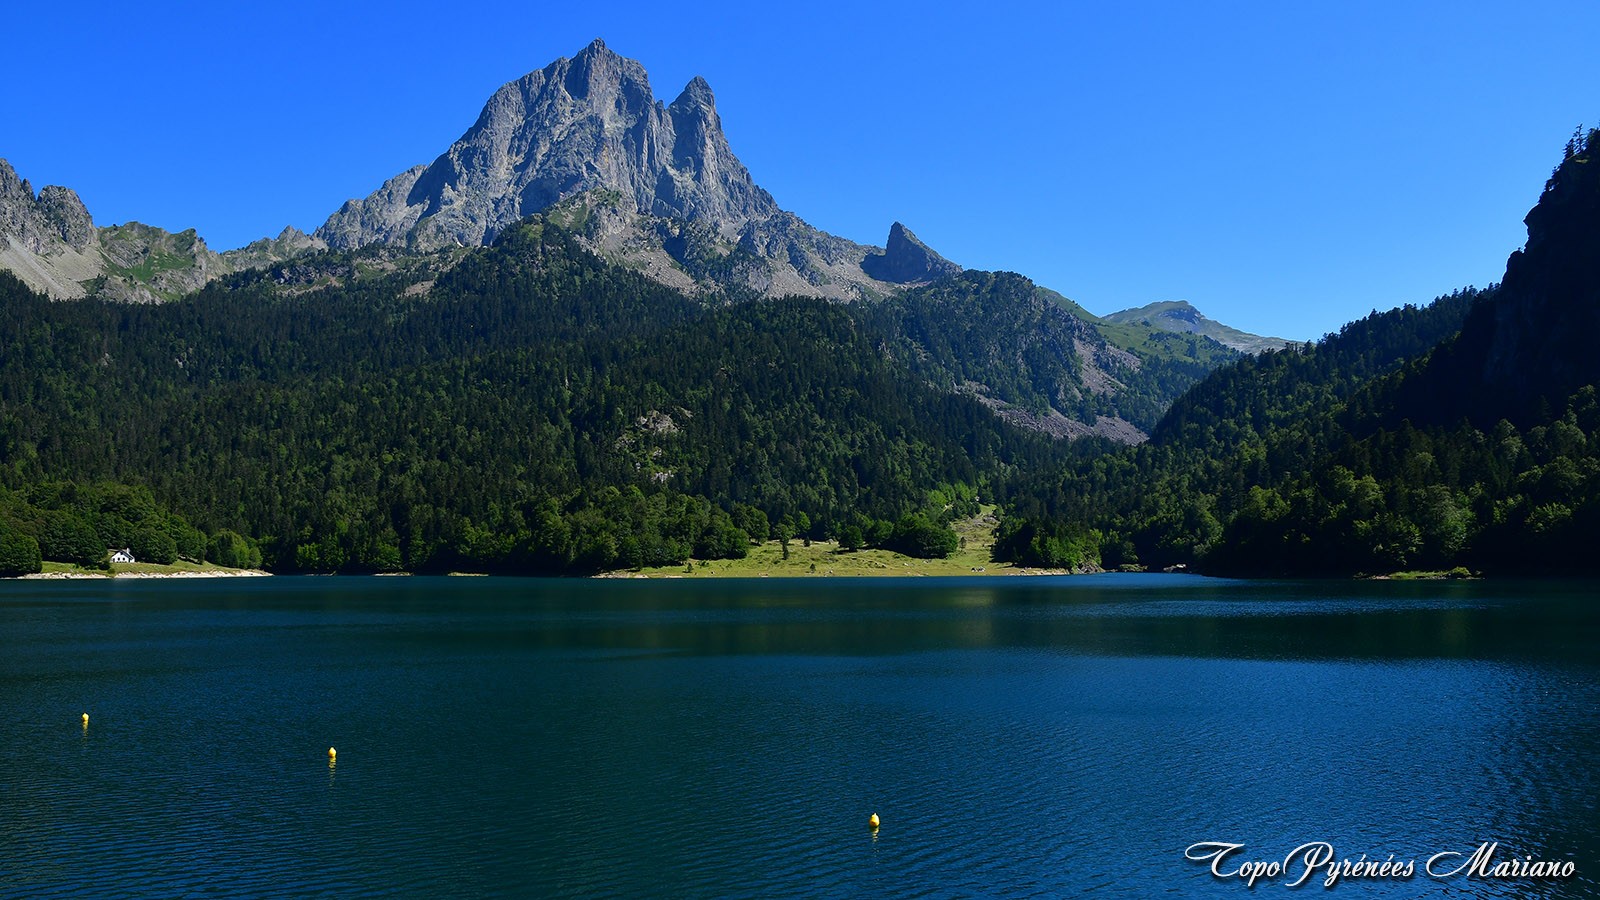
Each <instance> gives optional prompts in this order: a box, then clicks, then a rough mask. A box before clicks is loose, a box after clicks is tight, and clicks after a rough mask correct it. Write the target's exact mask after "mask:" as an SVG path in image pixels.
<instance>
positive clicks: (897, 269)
mask: <svg viewBox="0 0 1600 900" xmlns="http://www.w3.org/2000/svg"><path fill="white" fill-rule="evenodd" d="M861 268H862V270H864V271H865V272H866V273H867V274H868V275H871V276H872V277H873V278H876V279H878V280H879V281H888V282H892V283H894V284H912V283H916V282H924V281H934V280H936V279H939V278H944V277H945V276H947V275H955V274H958V273H959V272H960V271H961V267H960V266H958V265H956V264H955V263H953V262H951V261H950V260H948V259H945V258H944V257H942V256H940V255H939V254H938V253H935V252H934V251H933V248H931V247H929V246H928V245H927V244H924V243H923V242H922V241H920V240H918V239H917V236H916V235H914V234H912V233H911V229H909V228H907V227H905V226H904V225H902V224H900V223H899V222H896V223H894V224H893V225H892V226H890V228H889V241H888V243H887V244H886V245H885V247H884V252H882V253H869V254H868V255H867V256H866V257H865V258H864V259H862V260H861Z"/></svg>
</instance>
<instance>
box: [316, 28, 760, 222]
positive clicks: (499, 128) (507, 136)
mask: <svg viewBox="0 0 1600 900" xmlns="http://www.w3.org/2000/svg"><path fill="white" fill-rule="evenodd" d="M597 188H600V189H606V190H612V191H617V192H619V193H621V194H622V196H623V197H626V198H629V199H631V200H632V205H633V207H634V208H635V209H636V210H637V211H638V212H640V213H643V214H646V215H651V216H661V217H673V218H683V219H692V220H698V221H707V222H714V223H716V224H717V226H718V230H719V231H721V232H722V233H723V235H724V236H725V237H730V238H731V237H735V236H736V235H737V234H738V231H739V229H740V228H741V227H743V226H744V225H745V224H747V223H749V222H751V221H754V220H759V219H765V218H767V217H769V216H771V215H773V214H774V213H776V212H777V211H778V209H777V205H776V204H775V203H773V200H772V197H771V195H769V194H768V193H767V192H766V191H763V190H762V189H760V188H759V187H757V186H756V185H755V183H754V182H752V181H751V179H750V173H749V171H748V170H747V169H745V167H744V164H743V163H741V162H739V159H738V157H736V156H734V155H733V151H732V150H731V149H730V148H729V146H728V139H727V137H726V136H725V135H724V134H723V132H722V120H721V119H720V118H719V117H718V115H717V107H716V100H715V98H714V97H713V96H712V93H711V87H710V86H709V85H707V84H706V82H705V81H704V80H703V79H701V78H695V79H694V80H693V81H691V82H689V84H688V86H687V87H685V88H684V89H683V93H682V94H680V95H679V96H678V99H676V100H674V101H673V102H672V104H671V105H669V106H662V105H661V104H660V103H659V102H657V101H656V99H655V96H654V94H653V93H652V92H651V89H650V81H649V78H648V77H647V76H646V74H645V71H644V67H643V66H641V65H640V64H639V63H638V62H635V61H634V60H631V59H624V58H623V57H621V56H618V55H617V54H615V53H613V52H611V51H610V50H609V49H607V48H606V46H605V44H604V43H603V42H601V41H598V40H597V41H595V42H594V43H592V44H590V45H589V46H588V47H585V48H584V49H583V51H582V52H581V53H579V54H578V55H577V56H575V57H573V58H572V59H559V60H556V61H555V62H553V63H551V64H550V65H548V66H545V67H544V68H543V69H540V70H539V71H537V72H533V73H530V74H528V75H526V76H524V77H522V78H520V79H518V80H517V81H513V82H511V83H510V84H507V85H505V86H503V87H501V88H500V89H499V90H498V91H496V92H495V93H494V96H492V97H490V98H489V102H488V103H487V104H485V106H484V108H483V112H482V113H480V114H479V116H478V121H477V122H476V123H474V124H473V126H472V127H471V128H469V129H468V130H467V132H466V133H465V134H463V135H462V136H461V138H460V139H459V140H457V141H456V142H455V143H454V144H453V145H451V147H450V149H449V150H447V151H445V153H444V154H443V155H442V156H440V157H439V158H438V159H436V160H434V161H433V163H432V164H430V165H428V166H425V167H419V168H416V169H411V170H409V171H407V172H403V173H401V174H400V175H398V176H396V177H395V178H393V179H390V181H389V182H387V183H386V184H385V185H384V186H383V187H382V188H380V189H379V190H378V191H377V192H376V193H374V194H373V195H372V196H369V197H367V198H366V199H365V200H352V201H350V202H348V203H346V204H345V205H344V206H343V207H342V208H341V209H340V210H339V211H338V212H336V213H334V214H333V216H331V217H330V218H329V219H328V221H327V223H326V224H324V225H323V226H322V228H320V229H318V231H317V236H318V237H320V238H322V239H323V240H325V241H327V242H328V244H329V245H330V246H333V247H336V248H349V247H358V246H363V245H365V244H370V243H386V244H396V243H408V244H419V245H421V246H423V247H425V248H426V247H431V246H439V245H448V244H452V243H453V244H461V245H466V246H471V245H476V244H485V243H489V242H490V241H492V240H493V239H494V236H495V235H496V234H498V233H499V232H500V230H501V229H503V228H505V227H506V226H507V225H510V224H512V223H513V222H516V221H518V220H519V219H522V218H523V217H525V216H528V215H532V214H533V213H537V212H540V211H543V210H544V209H546V208H548V207H550V206H551V205H553V204H555V203H557V202H559V201H561V200H565V199H567V198H568V197H572V196H574V195H577V194H581V193H584V192H586V191H590V190H594V189H597ZM419 226H420V227H419Z"/></svg>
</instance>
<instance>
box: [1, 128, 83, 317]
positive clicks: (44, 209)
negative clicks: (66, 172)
mask: <svg viewBox="0 0 1600 900" xmlns="http://www.w3.org/2000/svg"><path fill="white" fill-rule="evenodd" d="M103 267H104V266H103V263H102V261H101V259H100V255H99V247H98V244H97V242H96V240H95V227H94V221H93V220H92V219H91V218H90V217H89V211H88V210H87V209H85V208H84V206H83V201H82V200H80V199H78V195H77V194H76V193H75V192H73V191H72V190H70V189H68V188H64V187H59V186H56V185H51V186H48V187H46V188H45V189H44V190H42V191H40V192H39V193H38V195H37V196H36V195H35V194H34V192H33V185H31V184H29V183H28V182H27V181H25V180H23V179H22V178H20V177H18V176H17V172H16V170H15V169H13V168H12V167H11V164H10V163H9V162H7V161H6V160H3V159H0V268H5V269H9V270H11V271H12V272H13V273H14V274H15V275H16V276H17V277H19V278H21V279H22V281H23V282H24V283H25V284H27V285H28V286H29V287H31V288H33V289H34V290H36V291H39V292H41V293H45V294H49V295H50V296H52V297H59V298H63V299H71V298H77V297H82V296H84V295H85V294H86V293H87V291H88V289H87V287H86V286H85V282H88V281H91V280H92V279H94V278H96V277H97V276H98V275H99V274H100V272H101V270H102V269H103Z"/></svg>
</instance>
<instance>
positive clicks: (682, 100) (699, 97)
mask: <svg viewBox="0 0 1600 900" xmlns="http://www.w3.org/2000/svg"><path fill="white" fill-rule="evenodd" d="M686 103H698V104H700V105H701V106H706V107H710V108H711V109H716V107H717V98H716V97H715V96H714V95H713V94H712V93H711V85H709V84H707V83H706V80H705V79H704V78H701V77H700V76H699V75H696V76H695V77H693V78H691V79H689V83H688V84H686V85H684V86H683V93H681V94H679V95H678V99H676V100H674V101H672V105H673V106H678V105H680V104H686Z"/></svg>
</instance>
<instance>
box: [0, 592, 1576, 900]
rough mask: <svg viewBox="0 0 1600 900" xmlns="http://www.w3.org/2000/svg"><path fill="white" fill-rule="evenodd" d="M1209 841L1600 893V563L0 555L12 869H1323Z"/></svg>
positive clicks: (0, 792) (222, 890) (1402, 892)
mask: <svg viewBox="0 0 1600 900" xmlns="http://www.w3.org/2000/svg"><path fill="white" fill-rule="evenodd" d="M83 712H88V713H89V714H90V716H91V720H90V723H89V725H88V726H87V727H84V726H82V725H81V724H80V718H79V717H80V714H81V713H83ZM329 746H333V747H336V748H337V749H338V756H337V759H336V761H335V762H334V763H330V761H329V759H328V756H327V749H328V747H329ZM873 812H876V813H878V815H879V816H881V817H882V826H881V828H879V829H878V830H877V831H876V832H874V831H873V830H871V829H869V828H868V827H867V817H868V815H869V814H870V813H873ZM1207 841H1212V842H1227V843H1233V844H1243V845H1246V846H1245V848H1244V849H1243V850H1241V851H1238V852H1237V853H1235V854H1232V855H1230V856H1228V857H1225V859H1224V863H1223V865H1222V869H1224V870H1226V871H1232V870H1235V869H1237V868H1238V865H1239V863H1240V862H1242V861H1247V860H1248V861H1256V860H1260V861H1272V860H1278V861H1280V862H1281V861H1282V859H1283V858H1284V857H1285V856H1286V855H1287V854H1289V853H1290V851H1292V850H1294V849H1295V848H1296V847H1298V846H1300V845H1303V844H1306V843H1308V842H1317V841H1323V842H1327V843H1328V844H1330V845H1331V846H1332V850H1333V852H1334V853H1335V860H1336V861H1337V860H1340V859H1349V860H1351V861H1358V860H1360V859H1361V858H1362V856H1363V854H1364V855H1365V858H1366V859H1368V860H1377V861H1380V862H1381V861H1386V860H1388V859H1389V858H1390V857H1391V856H1393V857H1394V859H1395V861H1396V862H1397V863H1404V862H1405V861H1407V860H1412V861H1414V864H1415V867H1416V869H1415V874H1414V875H1413V876H1412V877H1411V878H1409V879H1407V878H1380V877H1366V878H1350V879H1346V880H1344V881H1341V882H1340V883H1338V884H1337V885H1336V887H1335V888H1334V889H1333V890H1334V892H1335V894H1336V895H1338V896H1344V897H1350V898H1353V897H1367V896H1373V897H1412V896H1419V895H1422V894H1430V895H1431V894H1435V893H1448V894H1452V895H1456V896H1473V897H1594V896H1600V584H1597V583H1595V582H1542V583H1540V582H1509V583H1508V582H1474V583H1444V582H1424V583H1417V582H1411V583H1401V582H1390V583H1352V582H1273V583H1263V582H1230V581H1220V580H1211V579H1202V578H1193V577H1184V576H1154V575H1153V576H1127V575H1116V576H1096V577H1077V578H990V579H971V580H966V579H961V580H939V581H934V580H930V579H919V580H841V581H835V580H825V581H824V580H808V581H788V582H779V581H742V582H741V581H735V582H727V581H719V582H712V581H695V580H693V579H688V580H681V581H670V582H660V581H655V582H650V583H645V582H637V581H634V582H617V581H546V580H522V579H487V578H452V579H445V578H270V579H215V580H204V581H178V580H170V581H142V582H133V581H126V580H124V581H117V582H87V581H78V582H7V583H0V896H3V897H18V898H21V897H30V898H31V897H79V896H100V897H117V896H150V897H177V896H196V895H208V896H216V895H221V896H234V895H242V896H262V895H279V896H302V895H316V894H327V895H333V896H418V897H435V896H493V895H498V896H535V897H545V896H554V897H571V896H661V897H781V896H806V897H852V896H872V897H885V898H886V897H971V896H1004V897H1030V896H1037V897H1059V896H1076V895H1079V894H1085V893H1094V894H1097V895H1105V896H1125V897H1154V896H1160V895H1166V896H1205V897H1253V896H1277V895H1284V896H1294V895H1297V894H1300V893H1302V892H1310V893H1312V894H1319V895H1320V894H1321V893H1322V892H1323V888H1322V886H1321V885H1322V880H1323V879H1322V875H1321V874H1320V873H1319V874H1318V875H1316V876H1314V877H1313V878H1312V879H1310V884H1309V885H1308V886H1306V887H1302V888H1301V889H1299V890H1290V889H1288V888H1286V887H1285V882H1286V881H1287V880H1289V878H1293V877H1298V872H1296V873H1294V874H1293V875H1291V876H1288V877H1285V876H1283V875H1279V876H1277V877H1263V878H1262V879H1261V880H1260V881H1258V882H1257V884H1256V886H1255V888H1254V889H1253V890H1251V889H1249V888H1247V887H1246V885H1245V883H1244V882H1243V880H1241V879H1239V878H1218V877H1215V876H1214V875H1212V873H1211V871H1210V869H1209V868H1208V865H1207V864H1205V863H1202V862H1194V861H1191V860H1188V859H1186V858H1185V854H1186V849H1187V848H1191V846H1192V845H1195V844H1197V843H1200V842H1207ZM1485 842H1498V845H1499V846H1498V849H1497V850H1496V854H1495V856H1494V859H1495V861H1503V860H1511V859H1516V860H1523V859H1526V858H1528V857H1531V858H1533V859H1534V860H1548V861H1556V862H1562V863H1566V862H1570V863H1572V864H1573V866H1574V868H1575V870H1576V871H1575V873H1574V874H1573V875H1571V876H1568V877H1565V878H1554V879H1552V878H1532V879H1527V878H1524V879H1515V878H1484V877H1469V876H1467V875H1464V874H1463V875H1458V876H1454V877H1448V878H1441V879H1435V878H1431V877H1429V876H1428V875H1426V874H1425V872H1424V871H1423V867H1424V864H1425V862H1426V861H1427V860H1428V858H1429V857H1431V856H1433V855H1434V854H1437V853H1444V852H1450V853H1459V854H1463V855H1462V856H1461V857H1447V858H1444V859H1443V861H1442V862H1440V863H1437V864H1436V868H1438V869H1441V870H1443V869H1452V868H1457V867H1459V866H1461V865H1462V864H1463V863H1465V862H1466V861H1467V855H1469V854H1471V853H1472V852H1473V851H1474V850H1476V849H1478V848H1479V847H1480V846H1481V845H1483V844H1484V843H1485ZM1191 852H1197V851H1191ZM1452 860H1453V861H1452Z"/></svg>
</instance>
